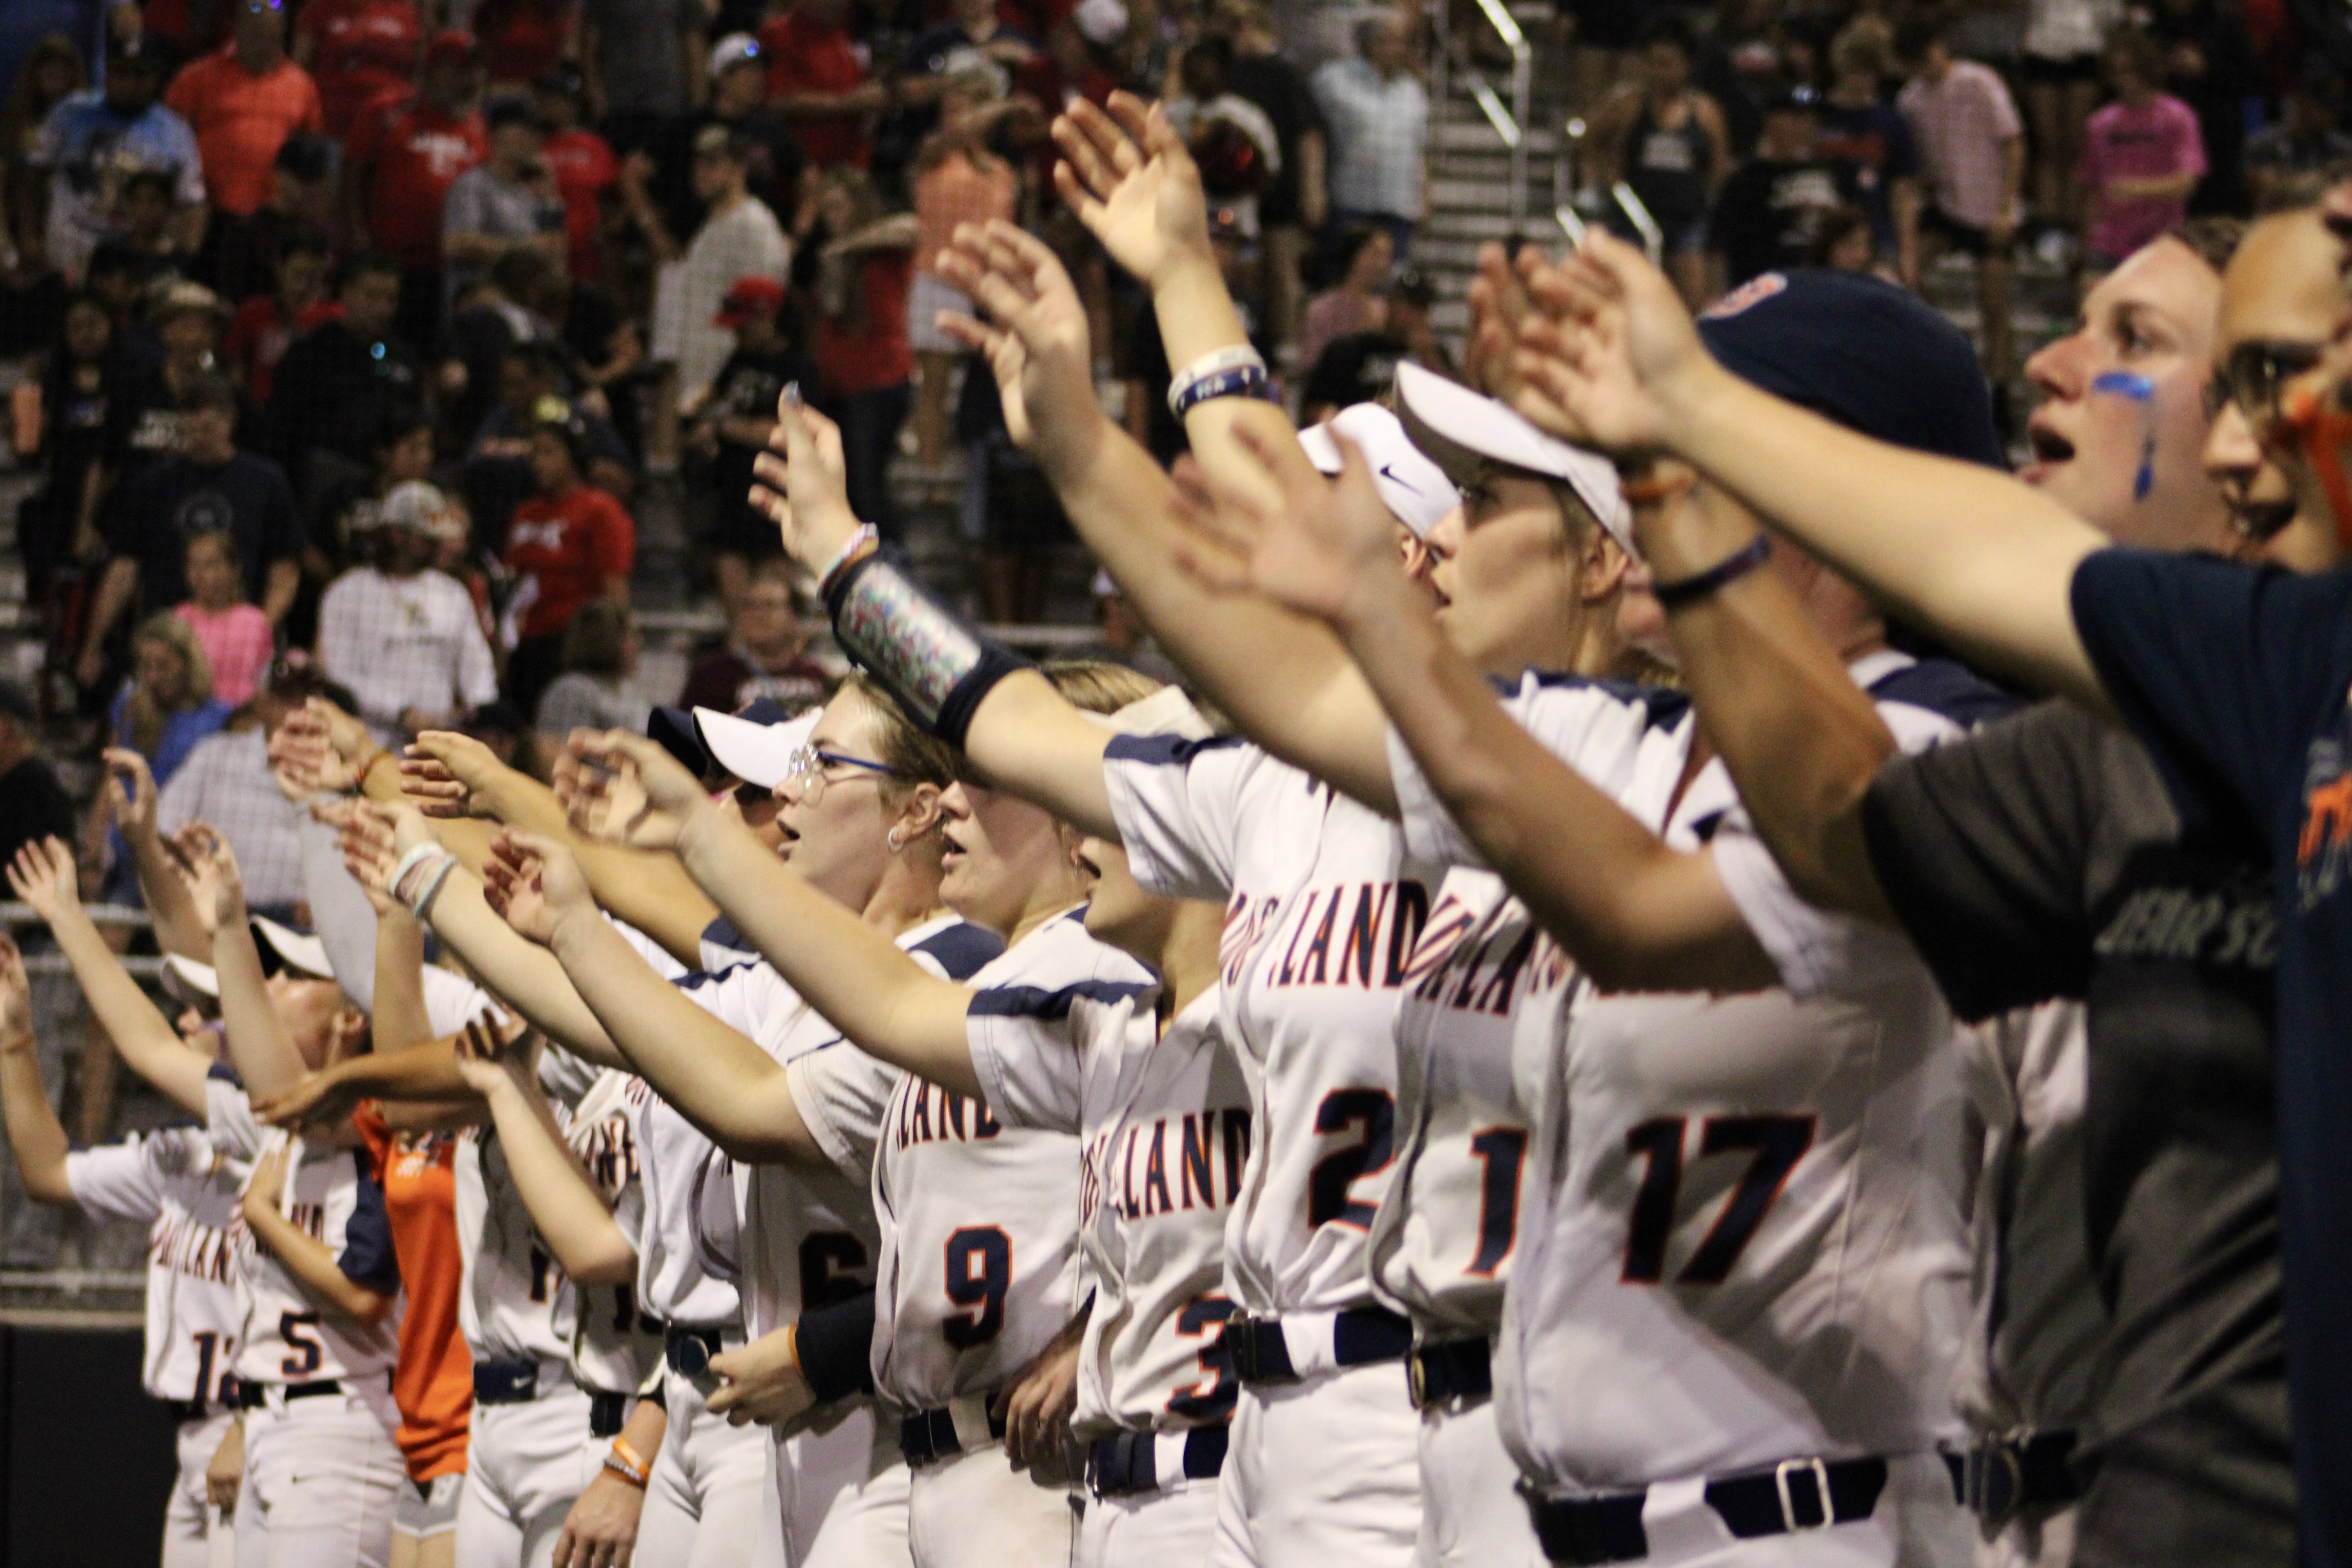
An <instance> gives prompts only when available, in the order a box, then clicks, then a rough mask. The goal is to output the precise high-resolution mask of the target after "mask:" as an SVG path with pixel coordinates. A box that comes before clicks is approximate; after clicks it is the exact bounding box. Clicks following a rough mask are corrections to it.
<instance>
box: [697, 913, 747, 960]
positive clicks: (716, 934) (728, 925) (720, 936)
mask: <svg viewBox="0 0 2352 1568" xmlns="http://www.w3.org/2000/svg"><path fill="white" fill-rule="evenodd" d="M702 945H703V946H705V947H723V948H725V949H726V950H727V951H728V952H751V943H750V942H745V941H744V940H743V933H742V932H741V931H737V930H736V929H735V922H734V921H730V920H729V919H728V918H727V917H726V916H725V915H720V916H719V917H718V918H716V919H715V920H713V921H711V922H710V923H709V925H707V926H704V927H703V928H702Z"/></svg>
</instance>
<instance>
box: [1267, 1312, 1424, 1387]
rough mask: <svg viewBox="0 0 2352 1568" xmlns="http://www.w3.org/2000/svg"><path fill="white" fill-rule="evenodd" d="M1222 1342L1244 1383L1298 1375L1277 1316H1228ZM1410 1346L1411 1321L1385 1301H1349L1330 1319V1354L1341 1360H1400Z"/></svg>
mask: <svg viewBox="0 0 2352 1568" xmlns="http://www.w3.org/2000/svg"><path fill="white" fill-rule="evenodd" d="M1223 1344H1224V1347H1225V1354H1226V1356H1227V1357H1228V1358H1230V1359H1231V1361H1232V1362H1233V1366H1234V1376H1236V1377H1238V1378H1240V1379H1241V1380H1242V1381H1243V1382H1244V1383H1247V1384H1266V1383H1297V1381H1298V1372H1297V1368H1295V1367H1294V1366H1292V1365H1291V1362H1290V1342H1289V1341H1288V1340H1286V1339H1285V1338H1283V1334H1282V1320H1281V1319H1279V1318H1243V1317H1233V1318H1227V1319H1226V1320H1225V1332H1224V1340H1223ZM1411 1350H1412V1324H1411V1323H1409V1322H1407V1321H1405V1320H1404V1319H1403V1318H1402V1317H1400V1316H1399V1315H1398V1314H1396V1313H1394V1312H1391V1311H1390V1310H1388V1309H1387V1308H1385V1307H1349V1309H1347V1310H1345V1311H1343V1312H1340V1313H1339V1314H1338V1315H1337V1316H1336V1317H1335V1318H1334V1319H1333V1320H1332V1322H1331V1359H1332V1360H1333V1361H1334V1362H1335V1363H1338V1364H1339V1365H1340V1366H1370V1365H1371V1364H1372V1363H1375V1362H1383V1361H1396V1360H1399V1359H1401V1358H1402V1357H1403V1356H1404V1355H1405V1354H1406V1353H1407V1352H1410V1351H1411Z"/></svg>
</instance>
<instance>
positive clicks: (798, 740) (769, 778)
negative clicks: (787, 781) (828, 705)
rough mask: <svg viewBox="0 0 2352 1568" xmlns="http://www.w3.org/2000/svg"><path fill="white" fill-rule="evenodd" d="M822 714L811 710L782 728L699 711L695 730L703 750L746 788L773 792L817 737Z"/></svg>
mask: <svg viewBox="0 0 2352 1568" xmlns="http://www.w3.org/2000/svg"><path fill="white" fill-rule="evenodd" d="M823 711H824V710H822V709H817V708H812V709H810V710H808V711H807V712H805V713H803V714H801V715H799V716H798V717H797V718H792V719H787V720H785V721H783V722H782V723H781V724H761V723H756V722H754V721H751V720H749V719H738V718H737V717H735V715H734V714H732V713H721V712H720V711H719V710H718V709H716V708H698V709H696V710H694V730H695V733H696V734H698V735H699V736H700V737H701V738H702V749H703V750H704V751H706V752H709V753H710V754H711V756H712V758H714V759H715V760H716V761H717V762H718V763H719V766H720V767H722V768H725V769H726V770H727V771H728V772H729V773H733V774H734V775H735V776H736V777H737V778H739V779H741V780H742V781H743V782H744V783H745V784H757V785H759V786H760V787H761V789H773V788H775V787H776V786H777V785H778V784H782V783H783V782H784V774H785V773H786V772H787V771H789V769H790V767H791V765H792V757H793V752H797V751H799V750H800V749H801V748H802V747H803V746H805V745H807V744H808V742H809V737H810V736H811V735H813V734H814V733H816V721H817V717H818V715H819V714H820V713H822V712H823Z"/></svg>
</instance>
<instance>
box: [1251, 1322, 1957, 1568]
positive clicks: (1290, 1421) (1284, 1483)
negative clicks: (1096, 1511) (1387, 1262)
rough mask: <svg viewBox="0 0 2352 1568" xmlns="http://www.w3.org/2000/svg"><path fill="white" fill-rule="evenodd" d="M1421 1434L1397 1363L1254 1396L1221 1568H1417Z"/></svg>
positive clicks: (1267, 1389)
mask: <svg viewBox="0 0 2352 1568" xmlns="http://www.w3.org/2000/svg"><path fill="white" fill-rule="evenodd" d="M1420 1427H1421V1417H1420V1413H1419V1412H1418V1411H1416V1410H1414V1409H1413V1407H1412V1397H1411V1395H1410V1394H1409V1393H1408V1391H1407V1389H1406V1386H1405V1376H1404V1368H1403V1367H1402V1366H1401V1365H1399V1364H1398V1363H1395V1362H1392V1361H1390V1362H1377V1363H1373V1364H1372V1365H1370V1366H1355V1367H1347V1368H1344V1369H1342V1370H1341V1371H1339V1372H1334V1373H1324V1374H1322V1375H1319V1376H1316V1377H1311V1378H1309V1379H1307V1381H1305V1382H1303V1383H1297V1384H1287V1385H1276V1386H1273V1387H1264V1388H1249V1387H1244V1389H1243V1390H1242V1393H1241V1400H1240V1403H1239V1404H1238V1405H1236V1406H1235V1407H1234V1429H1233V1442H1232V1446H1231V1447H1229V1448H1228V1449H1227V1450H1226V1453H1225V1470H1224V1474H1223V1476H1221V1477H1219V1478H1218V1485H1217V1542H1216V1547H1215V1550H1214V1552H1213V1554H1212V1556H1211V1558H1210V1563H1211V1568H1330V1565H1331V1564H1341V1565H1344V1568H1408V1565H1409V1564H1410V1563H1412V1560H1413V1547H1414V1543H1415V1542H1416V1541H1417V1539H1418V1538H1419V1536H1420V1532H1421V1438H1420ZM1950 1490H1951V1488H1950V1486H1949V1485H1947V1486H1946V1487H1945V1491H1946V1492H1947V1493H1949V1492H1950Z"/></svg>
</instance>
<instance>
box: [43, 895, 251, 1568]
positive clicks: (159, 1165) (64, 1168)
mask: <svg viewBox="0 0 2352 1568" xmlns="http://www.w3.org/2000/svg"><path fill="white" fill-rule="evenodd" d="M68 869H70V868H69V867H68ZM155 1023H156V1024H157V1025H158V1026H161V1025H162V1023H163V1020H162V1018H161V1017H160V1016H159V1017H158V1018H156V1020H155ZM183 1054H184V1056H185V1058H186V1063H185V1064H184V1065H185V1067H186V1068H187V1071H186V1072H185V1073H184V1074H183V1075H181V1077H180V1078H179V1079H177V1080H176V1081H177V1082H178V1083H180V1084H181V1085H183V1086H184V1087H193V1086H194V1084H195V1083H198V1082H200V1081H201V1078H200V1076H199V1075H201V1074H202V1073H203V1071H204V1070H205V1059H204V1058H203V1057H202V1056H200V1055H199V1054H198V1053H197V1052H196V1051H194V1050H193V1049H186V1050H184V1052H183ZM174 1081H175V1080H174V1079H170V1078H167V1079H165V1081H164V1083H163V1084H162V1085H159V1087H162V1088H163V1089H165V1091H166V1092H167V1093H168V1092H169V1091H170V1089H171V1088H172V1086H173V1082H174ZM0 1104H5V1108H6V1112H7V1126H8V1144H9V1151H10V1152H11V1154H12V1155H13V1156H14V1157H15V1159H16V1172H17V1174H18V1176H19V1178H20V1179H21V1180H22V1181H23V1183H24V1186H25V1192H26V1195H27V1196H28V1197H31V1198H32V1199H33V1200H34V1201H36V1202H38V1203H51V1204H59V1205H64V1204H70V1205H74V1206H75V1207H77V1208H79V1209H80V1210H81V1212H82V1213H83V1214H85V1215H89V1217H90V1218H92V1219H94V1220H109V1219H120V1220H130V1221H132V1222H134V1223H144V1224H145V1225H146V1226H147V1324H146V1340H145V1347H146V1348H145V1354H144V1356H143V1358H142V1375H141V1380H140V1381H141V1384H142V1386H143V1387H144V1388H145V1389H146V1390H147V1393H148V1395H149V1396H150V1397H151V1398H154V1399H157V1400H161V1401H162V1402H163V1405H165V1407H166V1408H168V1409H169V1410H170V1411H171V1412H172V1414H173V1417H174V1418H175V1419H176V1420H177V1422H178V1423H179V1433H178V1437H177V1440H176V1445H175V1452H176V1453H177V1455H178V1457H179V1464H180V1473H179V1478H178V1479H177V1480H176V1481H175V1482H174V1483H173V1488H172V1495H171V1500H170V1502H169V1503H168V1504H167V1505H166V1507H165V1509H164V1511H163V1568H226V1565H227V1564H228V1563H230V1562H231V1561H233V1559H234V1556H235V1549H234V1545H233V1537H232V1535H231V1532H230V1531H229V1527H228V1524H227V1521H226V1520H224V1519H223V1518H222V1517H221V1512H220V1510H218V1509H216V1508H215V1507H214V1506H213V1505H212V1503H211V1501H210V1500H209V1499H208V1498H207V1496H206V1493H205V1468H206V1467H207V1466H209V1465H210V1464H211V1463H212V1460H213V1456H214V1455H215V1454H216V1453H218V1452H219V1451H220V1446H221V1442H222V1440H223V1439H224V1438H225V1437H227V1436H229V1435H230V1434H231V1433H232V1432H233V1431H234V1429H235V1427H236V1374H235V1373H234V1371H233V1370H232V1369H233V1368H234V1367H235V1366H236V1352H237V1335H238V1334H239V1333H240V1332H242V1331H243V1330H244V1328H245V1315H244V1312H243V1310H241V1308H240V1306H239V1303H238V1300H237V1293H236V1281H237V1277H238V1275H239V1274H240V1273H241V1272H242V1271H243V1268H244V1263H243V1260H242V1258H241V1256H240V1254H241V1253H242V1252H243V1251H244V1250H247V1249H249V1248H250V1247H251V1246H252V1239H251V1237H248V1236H247V1233H246V1230H245V1227H244V1226H243V1225H242V1224H240V1223H238V1220H237V1212H236V1211H237V1198H238V1194H239V1191H240V1190H241V1189H242V1188H243V1186H244V1184H245V1177H246V1171H245V1168H244V1167H243V1166H241V1165H238V1164H236V1163H232V1162H230V1161H228V1160H226V1159H225V1158H223V1157H222V1156H221V1154H220V1153H219V1152H217V1151H216V1150H215V1149H214V1147H213V1145H212V1142H211V1140H209V1139H208V1138H206V1137H205V1133H204V1131H202V1130H201V1129H199V1128H194V1127H171V1128H165V1129H163V1130H162V1131H155V1132H151V1133H146V1134H143V1135H142V1134H133V1135H132V1136H131V1137H129V1138H126V1139H124V1140H123V1141H122V1142H119V1143H109V1144H107V1145H105V1146H104V1147H102V1148H97V1149H83V1150H75V1151H73V1152H68V1150H67V1146H66V1132H65V1129H64V1127H62V1126H60V1125H59V1124H58V1118H57V1112H56V1110H54V1109H53V1108H52V1107H51V1106H50V1104H49V1100H48V1094H47V1090H46V1089H45V1088H44V1087H43V1085H42V1083H41V1064H40V1057H39V1054H38V1047H37V1043H36V1042H35V1040H34V1038H33V1031H32V998H31V995H30V993H29V990H28V988H27V986H26V977H25V971H24V966H23V963H22V960H21V959H20V958H19V956H18V954H17V952H16V943H15V942H12V941H10V940H9V939H8V938H7V937H6V936H5V934H0Z"/></svg>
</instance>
